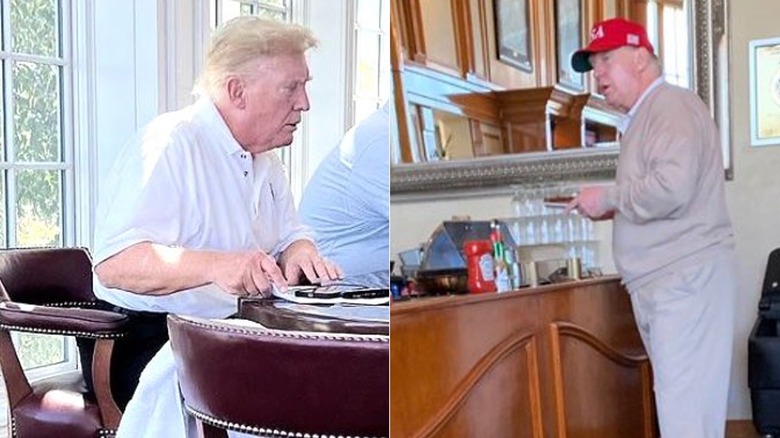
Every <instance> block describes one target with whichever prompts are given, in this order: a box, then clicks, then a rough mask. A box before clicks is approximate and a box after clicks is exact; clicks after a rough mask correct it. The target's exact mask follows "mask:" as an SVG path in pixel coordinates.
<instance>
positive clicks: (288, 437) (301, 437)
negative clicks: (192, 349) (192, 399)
mask: <svg viewBox="0 0 780 438" xmlns="http://www.w3.org/2000/svg"><path fill="white" fill-rule="evenodd" d="M184 407H185V408H186V410H187V412H188V413H190V414H191V415H192V416H194V417H195V418H197V419H198V420H200V421H203V422H204V423H206V424H209V425H211V426H216V427H219V428H222V429H227V430H233V431H236V432H243V433H251V434H255V435H261V436H263V437H266V438H381V437H364V436H356V435H328V434H318V433H303V432H289V431H286V430H279V429H266V428H263V427H257V426H247V425H244V424H239V423H235V422H232V421H225V420H221V419H219V418H215V417H212V416H211V415H207V414H204V413H202V412H198V411H196V410H195V409H192V408H191V407H189V406H187V405H185V406H184Z"/></svg>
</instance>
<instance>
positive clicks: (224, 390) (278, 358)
mask: <svg viewBox="0 0 780 438" xmlns="http://www.w3.org/2000/svg"><path fill="white" fill-rule="evenodd" d="M168 329H169V332H170V336H171V346H172V348H173V352H174V356H175V358H176V367H177V371H178V376H179V384H180V387H181V391H182V395H183V396H184V400H185V405H186V408H187V410H188V412H190V413H191V414H192V415H194V416H195V417H196V418H198V420H200V421H201V422H202V423H204V424H205V425H207V426H209V425H210V426H217V427H219V428H221V429H230V430H238V431H242V432H248V433H255V434H261V435H266V434H267V435H272V436H277V435H278V436H331V435H333V436H343V437H368V436H371V437H379V436H388V435H389V395H390V394H389V339H390V338H389V336H382V335H355V334H337V333H318V332H288V331H282V330H270V329H265V328H263V327H261V326H253V327H247V326H244V325H236V324H235V323H232V322H214V321H210V320H201V319H196V318H185V317H180V316H173V315H170V316H168ZM205 429H208V428H205ZM284 433H287V434H288V435H284ZM274 434H276V435H274ZM297 434H301V435H297Z"/></svg>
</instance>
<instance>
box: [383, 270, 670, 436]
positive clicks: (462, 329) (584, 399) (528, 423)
mask: <svg viewBox="0 0 780 438" xmlns="http://www.w3.org/2000/svg"><path fill="white" fill-rule="evenodd" d="M390 315H391V329H390V330H391V334H390V339H391V342H390V388H391V390H390V400H391V408H390V412H391V419H390V428H391V429H390V430H391V436H392V437H397V438H402V437H490V438H499V437H534V438H542V437H544V438H551V437H556V438H585V437H592V438H611V437H615V438H618V437H620V438H641V437H647V438H650V437H653V436H656V433H655V428H656V427H655V414H654V410H653V402H652V381H651V380H652V379H651V371H650V364H649V362H648V360H647V357H646V355H645V351H644V349H643V347H642V343H641V339H640V337H639V334H638V332H637V330H636V325H635V323H634V317H633V313H632V310H631V303H630V299H629V296H628V294H627V293H626V292H625V290H624V289H623V287H622V286H621V285H620V281H619V278H617V277H614V276H608V277H601V278H598V279H593V280H584V281H577V282H569V283H561V284H555V285H549V286H541V287H537V288H532V289H522V290H519V291H513V292H508V293H502V294H496V293H490V294H481V295H461V296H446V297H430V298H418V299H416V300H411V301H406V302H399V303H393V304H392V305H391V310H390Z"/></svg>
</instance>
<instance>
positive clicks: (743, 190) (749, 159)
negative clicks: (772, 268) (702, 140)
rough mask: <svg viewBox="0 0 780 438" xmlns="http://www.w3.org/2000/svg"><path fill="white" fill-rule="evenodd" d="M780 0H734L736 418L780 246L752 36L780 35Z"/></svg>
mask: <svg viewBox="0 0 780 438" xmlns="http://www.w3.org/2000/svg"><path fill="white" fill-rule="evenodd" d="M778 16H780V2H776V1H766V0H736V1H735V0H732V1H731V14H730V19H731V25H730V31H731V69H730V75H731V83H730V87H729V88H730V92H731V116H732V117H731V130H732V131H731V135H732V148H733V153H734V181H732V182H730V183H729V184H727V185H726V191H727V196H728V201H729V207H730V210H731V216H732V218H733V221H734V228H735V230H734V231H735V233H736V236H737V255H738V258H739V260H740V269H741V281H740V284H741V292H742V294H743V295H742V297H741V299H740V300H739V304H738V306H737V309H736V310H737V312H736V313H737V338H736V340H735V344H734V355H735V358H734V359H735V362H734V372H733V373H732V382H731V395H730V400H729V416H730V418H750V417H751V413H750V393H749V391H748V388H747V338H748V335H749V333H750V329H751V326H752V325H753V322H754V321H755V317H756V304H757V303H758V299H759V294H760V288H761V283H762V281H763V278H764V270H765V269H766V258H767V255H768V254H769V252H770V251H771V250H773V249H775V248H777V247H780V227H778V225H777V224H778V223H780V220H778V218H780V176H779V175H780V172H778V169H780V146H769V147H762V148H753V147H750V131H749V127H750V106H749V100H750V93H749V91H748V42H749V41H750V40H753V39H759V38H769V37H777V36H780V27H778V26H777V17H778Z"/></svg>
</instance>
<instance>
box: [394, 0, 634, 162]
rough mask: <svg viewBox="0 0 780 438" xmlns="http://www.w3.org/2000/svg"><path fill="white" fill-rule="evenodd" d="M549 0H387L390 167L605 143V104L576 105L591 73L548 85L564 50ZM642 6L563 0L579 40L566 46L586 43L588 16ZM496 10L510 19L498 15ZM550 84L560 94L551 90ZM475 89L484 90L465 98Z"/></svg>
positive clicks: (612, 136)
mask: <svg viewBox="0 0 780 438" xmlns="http://www.w3.org/2000/svg"><path fill="white" fill-rule="evenodd" d="M558 1H561V0H556V1H549V0H523V1H516V0H392V3H391V6H392V8H391V45H392V49H391V55H392V56H391V64H392V70H393V85H394V93H395V104H396V105H395V106H396V111H397V116H398V123H397V128H398V130H399V135H398V144H397V145H396V146H395V147H396V148H395V149H394V151H393V155H394V163H408V162H414V163H419V162H427V161H439V160H449V159H468V158H472V157H480V156H485V155H497V154H509V153H518V152H540V151H549V150H554V149H564V148H577V147H587V146H592V145H593V143H594V142H609V141H615V140H616V139H617V131H616V130H615V129H614V126H615V123H614V122H615V121H616V120H617V119H618V117H617V115H616V114H615V113H614V111H610V110H609V109H608V108H606V106H605V105H596V106H594V107H592V108H587V107H586V108H583V105H587V104H589V103H590V102H597V103H598V99H589V98H588V96H587V94H588V91H589V90H592V89H593V87H594V85H593V84H592V78H591V75H586V76H584V77H579V76H577V80H578V81H579V82H580V85H579V86H577V87H566V86H565V85H561V84H558V78H559V75H560V73H559V69H558V63H559V61H560V60H559V59H558V58H567V59H565V60H564V61H565V62H569V61H568V56H569V55H568V54H565V53H563V52H567V53H568V51H570V50H572V49H571V47H569V48H567V49H565V50H562V51H561V53H558V51H559V49H558V47H557V45H556V44H557V43H558V42H556V26H557V24H556V23H557V22H556V20H557V18H558V17H556V5H557V2H558ZM572 1H573V3H572ZM643 2H644V0H635V1H634V0H569V2H567V3H566V5H569V3H571V4H575V5H579V8H580V10H579V12H578V13H577V14H575V15H576V16H578V17H580V19H581V23H580V24H581V28H580V30H579V32H580V35H579V36H580V38H579V41H575V42H574V43H573V46H572V44H569V46H572V47H574V46H577V47H579V46H580V45H581V44H582V43H583V42H584V41H587V33H586V30H585V29H588V28H590V26H591V25H592V24H593V23H594V22H596V21H598V20H601V19H603V18H605V17H606V16H612V15H613V14H618V15H619V14H627V13H628V12H629V11H630V10H635V9H636V10H639V9H641V8H640V7H639V6H637V5H639V3H642V4H644V3H643ZM518 7H519V8H520V9H516V8H518ZM513 8H515V9H513ZM497 9H501V10H502V11H503V12H502V13H501V14H499V13H498V11H497ZM502 14H505V15H509V16H510V17H511V18H512V19H511V20H507V19H504V20H503V21H502V19H501V18H500V16H501V15H502ZM515 18H517V19H518V20H519V21H521V22H524V23H525V24H518V23H515V21H518V20H515ZM523 18H525V20H522V19H523ZM501 23H504V24H503V25H502V24H501ZM505 28H506V29H505ZM575 33H576V32H575ZM507 34H508V35H509V36H507ZM515 34H518V35H515ZM502 35H503V37H502ZM502 38H503V39H502ZM567 47H568V46H567ZM502 48H503V49H502ZM507 51H508V52H507ZM526 52H527V53H526ZM526 60H527V62H526ZM560 62H563V61H560ZM558 88H560V89H562V90H563V91H557V92H556V91H553V90H556V89H558ZM480 93H481V94H485V93H487V95H486V96H473V97H468V95H475V94H480ZM491 93H493V94H491ZM535 95H546V96H547V97H548V99H547V100H546V101H544V100H539V99H536V98H534V97H533V96H535ZM575 95H579V96H577V97H572V96H575ZM560 97H564V99H563V100H561V99H560ZM491 100H492V101H494V102H492V103H491ZM462 102H466V104H463V103H462ZM474 102H476V103H477V104H476V105H471V103H474ZM496 102H498V103H496ZM502 102H503V103H502ZM512 102H514V104H513V103H512ZM486 103H487V104H486ZM531 113H533V115H531ZM518 115H521V117H519V118H518V117H516V116H518ZM532 119H533V120H532Z"/></svg>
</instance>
